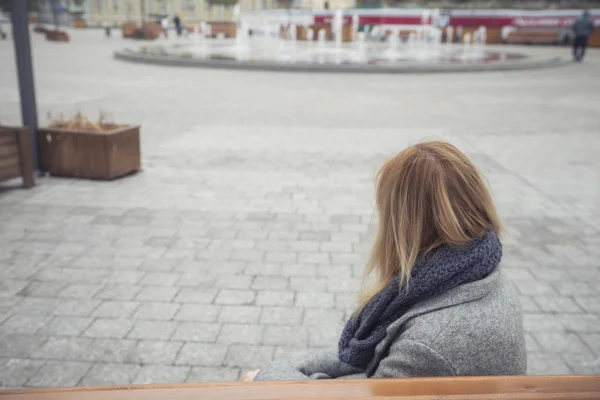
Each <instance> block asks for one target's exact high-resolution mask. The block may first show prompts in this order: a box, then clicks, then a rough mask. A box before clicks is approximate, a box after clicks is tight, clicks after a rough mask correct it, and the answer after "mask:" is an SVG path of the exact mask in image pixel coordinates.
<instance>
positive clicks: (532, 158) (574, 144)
mask: <svg viewBox="0 0 600 400" xmlns="http://www.w3.org/2000/svg"><path fill="white" fill-rule="evenodd" d="M125 43H126V42H123V41H122V40H121V39H120V38H116V37H115V38H113V39H111V40H105V39H104V38H103V37H102V33H101V32H100V31H76V32H75V31H73V32H72V41H71V43H69V44H57V43H48V42H45V41H44V40H42V39H41V38H40V37H39V36H37V35H35V36H33V37H32V45H33V57H34V60H35V73H36V85H37V98H38V106H39V109H40V120H41V122H42V124H43V123H45V122H46V119H45V114H46V113H47V112H49V111H50V112H52V113H54V114H59V113H70V112H74V111H76V110H82V111H84V112H87V113H90V114H91V115H97V112H98V111H100V110H103V111H108V112H110V113H112V115H113V116H114V119H115V120H118V121H120V122H128V123H141V124H142V140H143V171H142V172H141V173H139V174H137V175H134V176H130V177H127V178H124V179H121V180H117V181H114V182H96V181H85V180H70V179H60V178H51V177H45V178H42V179H40V180H39V185H38V186H36V187H35V188H34V189H31V190H21V189H19V188H18V182H16V181H15V182H9V183H3V184H1V185H0V249H1V251H0V387H4V388H7V387H39V386H72V385H108V384H127V383H162V382H171V383H176V382H185V381H187V382H197V381H221V380H225V381H227V380H235V379H238V378H239V377H240V374H241V373H242V371H245V370H248V369H253V368H259V367H261V365H264V364H265V363H267V362H269V361H270V360H272V359H274V358H282V357H289V356H290V355H292V354H296V353H299V352H303V351H306V350H309V349H315V348H320V347H324V346H332V345H335V344H336V340H337V337H338V334H339V332H340V329H341V327H342V325H343V323H344V321H345V319H346V318H347V317H348V314H349V312H350V311H351V309H352V306H353V304H354V295H355V293H356V290H357V289H358V287H359V284H360V273H361V270H362V267H363V262H364V260H365V257H366V254H367V252H368V249H369V245H370V242H371V237H372V232H373V220H374V218H373V215H374V214H373V175H374V173H375V171H376V169H377V167H378V165H380V164H381V163H382V161H384V160H385V159H386V157H388V156H390V155H392V154H394V153H395V152H396V151H398V150H400V149H402V148H403V147H405V146H406V145H408V144H411V143H415V142H417V141H419V140H421V139H422V138H424V137H432V136H437V137H440V138H443V139H446V140H449V141H451V142H452V143H454V144H456V145H457V146H458V147H459V148H461V149H462V150H463V151H465V152H466V153H467V154H468V155H469V156H470V157H471V158H472V159H473V160H474V161H475V162H476V163H477V164H478V165H479V166H480V167H481V169H482V170H483V171H484V173H485V174H486V176H487V178H488V179H489V181H490V183H491V186H492V190H493V194H494V197H495V200H496V202H497V204H498V207H499V210H500V213H501V216H502V218H503V221H504V223H505V225H506V228H507V234H506V236H505V238H504V243H505V255H504V261H503V268H504V271H505V273H506V274H507V275H508V276H509V277H510V279H512V280H513V282H514V283H515V284H516V286H517V287H518V290H519V292H520V294H521V298H522V303H523V308H524V312H525V328H526V331H527V346H528V351H529V372H530V373H532V374H563V373H576V374H583V373H600V228H599V227H600V211H599V207H598V206H599V205H600V190H599V187H600V158H599V157H598V154H600V132H598V127H599V126H600V114H598V106H599V105H600V80H599V79H597V71H598V67H600V52H599V51H597V50H591V51H590V53H589V56H588V59H586V61H585V62H584V63H582V64H578V65H572V66H567V67H563V68H556V69H548V70H539V71H523V72H505V73H482V74H472V75H469V74H460V75H444V74H442V75H426V76H423V75H402V76H360V75H342V76H336V75H322V74H315V75H305V74H294V73H289V74H284V73H282V74H275V73H271V74H269V73H262V72H241V71H216V70H195V69H178V68H161V67H156V66H144V65H135V64H126V63H123V62H118V61H115V60H113V59H112V57H111V52H112V51H113V50H114V49H116V48H118V47H119V46H123V45H124V44H125ZM130 45H131V44H130ZM531 51H538V52H554V53H556V54H562V55H565V53H567V52H568V50H567V49H560V48H559V49H552V48H544V49H531ZM0 52H2V54H12V43H11V41H4V42H0ZM0 69H1V70H2V74H1V76H0V120H1V121H2V122H3V123H7V124H9V123H12V124H17V123H18V122H19V117H20V112H19V108H18V86H17V83H16V77H15V71H14V59H13V58H12V57H1V58H0Z"/></svg>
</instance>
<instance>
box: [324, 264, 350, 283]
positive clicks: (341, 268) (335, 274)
mask: <svg viewBox="0 0 600 400" xmlns="http://www.w3.org/2000/svg"><path fill="white" fill-rule="evenodd" d="M317 276H318V277H325V278H330V280H332V279H336V280H338V279H339V280H343V279H350V280H352V267H351V266H348V265H322V266H319V267H317Z"/></svg>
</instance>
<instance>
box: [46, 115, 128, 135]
mask: <svg viewBox="0 0 600 400" xmlns="http://www.w3.org/2000/svg"><path fill="white" fill-rule="evenodd" d="M48 119H49V120H50V124H49V125H48V127H49V128H54V129H68V130H72V131H87V132H107V131H112V130H115V129H117V128H121V127H123V126H124V125H118V124H115V123H114V122H112V121H109V120H108V118H107V116H106V114H104V113H102V112H101V113H100V117H99V118H98V122H92V121H90V120H89V119H88V118H87V117H86V116H85V115H83V114H82V113H81V112H77V113H76V114H75V115H74V116H73V117H71V118H65V117H64V116H63V115H62V114H60V115H59V116H58V117H53V116H52V114H51V113H48Z"/></svg>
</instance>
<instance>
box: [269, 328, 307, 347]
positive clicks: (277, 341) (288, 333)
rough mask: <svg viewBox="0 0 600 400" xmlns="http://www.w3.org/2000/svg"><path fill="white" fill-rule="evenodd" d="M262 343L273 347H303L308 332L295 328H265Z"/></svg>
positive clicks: (305, 343)
mask: <svg viewBox="0 0 600 400" xmlns="http://www.w3.org/2000/svg"><path fill="white" fill-rule="evenodd" d="M262 343H263V344H265V345H273V346H293V347H303V346H306V345H307V343H308V331H307V330H306V329H304V328H303V327H296V326H277V325H274V326H267V327H265V331H264V334H263V339H262Z"/></svg>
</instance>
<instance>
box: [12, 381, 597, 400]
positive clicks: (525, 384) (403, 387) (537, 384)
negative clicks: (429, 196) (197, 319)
mask: <svg viewBox="0 0 600 400" xmlns="http://www.w3.org/2000/svg"><path fill="white" fill-rule="evenodd" d="M178 399H186V400H187V399H189V400H250V399H253V400H260V399H287V400H300V399H355V400H367V399H387V400H392V399H397V400H402V399H404V400H408V399H413V400H434V399H436V400H441V399H444V400H458V399H461V400H492V399H493V400H509V399H510V400H597V399H600V375H579V376H512V377H460V378H410V379H356V380H319V381H296V382H232V383H198V384H182V385H139V386H116V387H94V388H72V389H27V390H7V391H0V400H178Z"/></svg>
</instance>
